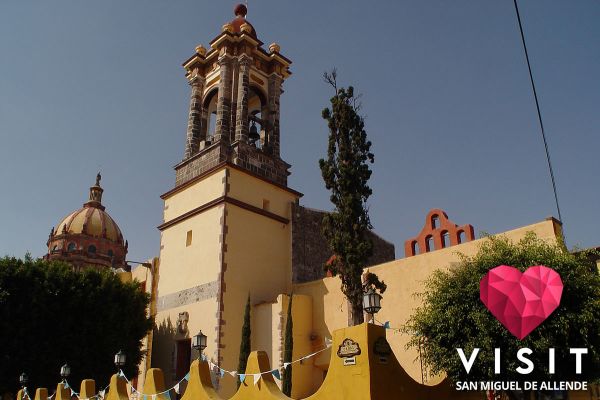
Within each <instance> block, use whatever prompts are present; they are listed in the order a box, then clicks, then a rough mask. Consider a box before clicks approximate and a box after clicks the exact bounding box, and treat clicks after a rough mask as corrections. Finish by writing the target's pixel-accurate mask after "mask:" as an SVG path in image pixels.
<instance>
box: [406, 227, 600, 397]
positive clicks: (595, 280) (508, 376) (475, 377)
mask: <svg viewBox="0 0 600 400" xmlns="http://www.w3.org/2000/svg"><path fill="white" fill-rule="evenodd" d="M498 265H509V266H513V267H516V268H518V269H519V270H520V271H522V272H523V271H525V270H526V269H527V268H528V267H530V266H534V265H545V266H547V267H550V268H552V269H554V270H555V271H556V272H558V274H559V275H560V276H561V279H562V281H563V285H564V288H563V294H562V299H561V303H560V306H559V307H558V308H557V309H556V310H555V311H554V312H553V313H552V314H551V315H550V316H549V318H548V319H547V320H546V321H544V322H543V323H542V324H541V325H540V326H539V327H537V328H536V329H535V330H534V331H533V332H532V333H531V334H529V336H527V337H526V338H524V339H523V340H518V339H517V338H515V337H514V336H512V335H511V333H510V332H509V331H508V330H507V329H506V328H505V327H504V326H502V325H501V324H500V322H498V320H497V319H496V318H495V317H494V316H493V315H492V314H491V313H490V312H489V311H488V310H487V308H486V307H485V306H484V305H483V303H482V302H481V301H480V298H479V295H480V294H479V282H480V280H481V279H482V277H483V276H484V275H485V274H486V273H487V272H488V271H489V270H490V269H492V268H494V267H496V266H498ZM420 296H421V297H422V300H423V305H422V306H421V307H420V308H418V309H417V310H416V311H415V313H414V314H413V316H412V317H411V319H410V320H409V322H408V324H407V325H406V331H407V333H410V334H413V335H414V336H413V338H412V340H411V341H410V343H409V346H412V347H418V346H422V347H421V351H422V359H423V362H424V364H425V365H426V366H427V367H428V368H429V369H430V370H431V372H433V373H441V372H445V373H446V374H447V375H448V376H449V377H450V378H451V379H452V380H454V381H469V380H471V381H487V380H494V381H523V380H527V381H549V380H557V381H567V380H595V379H598V378H600V325H599V324H598V316H599V315H600V276H599V273H598V269H597V267H596V265H595V263H594V261H592V260H591V258H590V254H589V253H588V252H579V253H569V252H568V251H567V250H566V248H565V247H564V245H562V243H548V242H546V241H544V240H542V239H539V238H538V237H536V236H535V234H533V233H531V232H530V233H528V234H527V235H526V236H525V237H524V238H523V239H522V240H520V241H519V242H517V243H513V242H511V241H509V240H508V239H507V238H506V237H502V236H499V237H496V236H491V237H488V238H487V239H486V240H485V241H484V242H483V244H482V245H481V247H480V249H479V251H478V252H477V254H476V255H474V256H472V257H466V256H462V262H461V263H460V265H459V266H457V267H456V268H452V269H451V270H449V271H445V270H438V271H436V272H435V273H434V274H433V276H432V277H431V278H430V279H429V280H428V281H427V282H426V285H425V291H424V292H423V293H422V294H420ZM415 333H417V334H416V335H415ZM524 347H527V348H529V349H531V350H532V351H533V354H532V355H531V356H528V358H530V359H531V361H532V362H533V363H534V365H535V368H534V371H533V372H532V373H531V374H529V375H521V374H519V373H517V372H516V368H517V367H519V366H522V363H521V362H519V361H518V359H517V357H516V354H517V351H518V349H520V348H524ZM551 347H552V348H555V349H556V373H555V374H550V373H549V370H548V348H551ZM581 347H583V348H587V349H588V351H589V354H587V355H585V356H583V374H582V375H576V374H575V358H574V356H573V355H572V354H569V348H581ZM457 348H462V349H463V350H464V352H465V354H466V355H467V358H468V357H469V356H470V354H471V352H472V351H473V349H474V348H480V349H481V350H480V353H479V355H478V357H477V359H476V361H475V364H474V366H473V368H472V369H471V372H470V374H467V373H466V371H465V369H464V367H463V365H462V363H461V361H460V358H459V356H458V353H457V350H456V349H457ZM494 348H500V349H501V355H502V357H501V367H502V372H501V374H499V375H496V374H494ZM511 397H512V396H511Z"/></svg>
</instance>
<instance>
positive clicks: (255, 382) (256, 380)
mask: <svg viewBox="0 0 600 400" xmlns="http://www.w3.org/2000/svg"><path fill="white" fill-rule="evenodd" d="M260 376H261V375H260V374H254V386H256V384H257V383H258V381H260Z"/></svg>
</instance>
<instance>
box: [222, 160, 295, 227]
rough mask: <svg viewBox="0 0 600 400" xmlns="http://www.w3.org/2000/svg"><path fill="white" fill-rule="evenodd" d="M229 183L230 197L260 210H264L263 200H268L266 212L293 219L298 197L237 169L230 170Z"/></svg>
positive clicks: (228, 193)
mask: <svg viewBox="0 0 600 400" xmlns="http://www.w3.org/2000/svg"><path fill="white" fill-rule="evenodd" d="M228 183H229V189H228V192H227V195H228V196H230V197H233V198H235V199H237V200H241V201H243V202H244V203H247V204H249V205H252V206H254V207H258V208H263V200H267V201H268V202H269V204H268V206H267V208H266V211H269V212H272V213H274V214H277V215H279V216H281V217H284V218H288V219H291V217H292V214H291V212H292V208H291V203H292V202H294V201H296V199H297V198H298V195H296V194H294V193H292V192H290V191H288V190H285V189H283V188H280V187H279V186H275V185H273V184H271V183H268V182H265V181H263V180H261V179H257V178H254V177H252V176H250V175H248V174H246V173H244V172H242V171H240V170H238V169H235V168H230V169H229V178H228Z"/></svg>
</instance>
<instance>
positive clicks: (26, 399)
mask: <svg viewBox="0 0 600 400" xmlns="http://www.w3.org/2000/svg"><path fill="white" fill-rule="evenodd" d="M332 344H333V342H332V340H331V339H330V338H327V337H326V338H325V347H323V348H322V349H320V350H318V351H315V352H314V353H311V354H308V355H306V356H304V357H300V358H298V359H297V360H294V361H290V362H284V363H283V365H282V366H281V367H279V368H275V369H272V370H270V371H265V372H260V373H256V374H246V373H243V374H240V373H238V371H228V370H226V369H224V368H221V367H219V366H218V365H217V364H215V363H213V362H212V361H210V360H208V359H207V358H206V356H205V355H204V354H202V360H203V361H208V365H209V367H210V370H211V371H215V373H217V374H218V375H219V376H220V377H221V378H222V377H224V376H225V374H228V375H231V376H232V377H234V378H237V379H239V381H240V382H242V383H243V382H244V381H245V380H246V378H249V377H252V382H253V384H254V385H256V384H257V383H258V381H259V380H260V378H261V377H262V375H265V374H271V375H273V377H275V378H276V379H277V380H281V373H282V372H283V370H285V369H286V368H287V367H288V366H290V365H292V364H295V363H298V362H300V361H303V360H308V359H309V358H311V357H314V356H316V355H317V354H319V353H322V352H324V351H325V350H327V349H329V348H330V347H331V346H332ZM118 376H120V377H122V378H124V379H125V380H126V381H127V383H128V384H129V386H130V387H131V393H132V394H133V395H135V396H136V397H137V398H140V397H141V398H142V399H143V400H149V399H151V400H156V398H157V396H165V397H167V398H169V399H170V397H171V396H170V395H169V392H170V391H171V390H173V391H175V393H177V394H180V387H181V384H182V383H183V382H184V381H189V380H190V374H189V372H188V373H187V374H186V375H185V376H184V377H183V378H181V380H180V381H179V382H177V383H176V384H175V385H173V387H171V388H169V389H167V390H164V391H162V392H159V393H143V392H141V391H139V390H137V389H136V388H134V387H133V385H132V384H131V381H130V380H129V379H128V378H127V377H126V376H125V373H124V372H123V371H122V370H119V372H118ZM64 384H65V389H69V390H70V391H71V394H72V395H75V396H76V397H77V399H79V400H103V399H104V397H105V394H106V391H107V390H108V388H109V386H110V384H109V385H107V386H106V387H105V388H104V389H102V390H99V391H98V394H96V395H94V396H91V397H85V398H82V397H80V396H79V393H77V392H75V390H73V388H72V387H71V386H69V384H68V383H67V382H66V381H65V382H64ZM55 396H56V392H54V393H53V394H52V395H51V396H48V400H53V399H54V397H55ZM23 400H32V399H31V397H30V396H29V393H28V392H27V390H25V391H24V393H23Z"/></svg>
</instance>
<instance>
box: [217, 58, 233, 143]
mask: <svg viewBox="0 0 600 400" xmlns="http://www.w3.org/2000/svg"><path fill="white" fill-rule="evenodd" d="M218 62H219V67H220V70H221V76H220V82H219V94H218V96H219V97H218V99H217V121H216V126H215V131H216V132H215V141H221V142H223V143H229V133H230V126H229V125H230V119H231V95H232V93H231V86H232V60H231V57H229V56H222V57H221V58H219V61H218Z"/></svg>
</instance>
